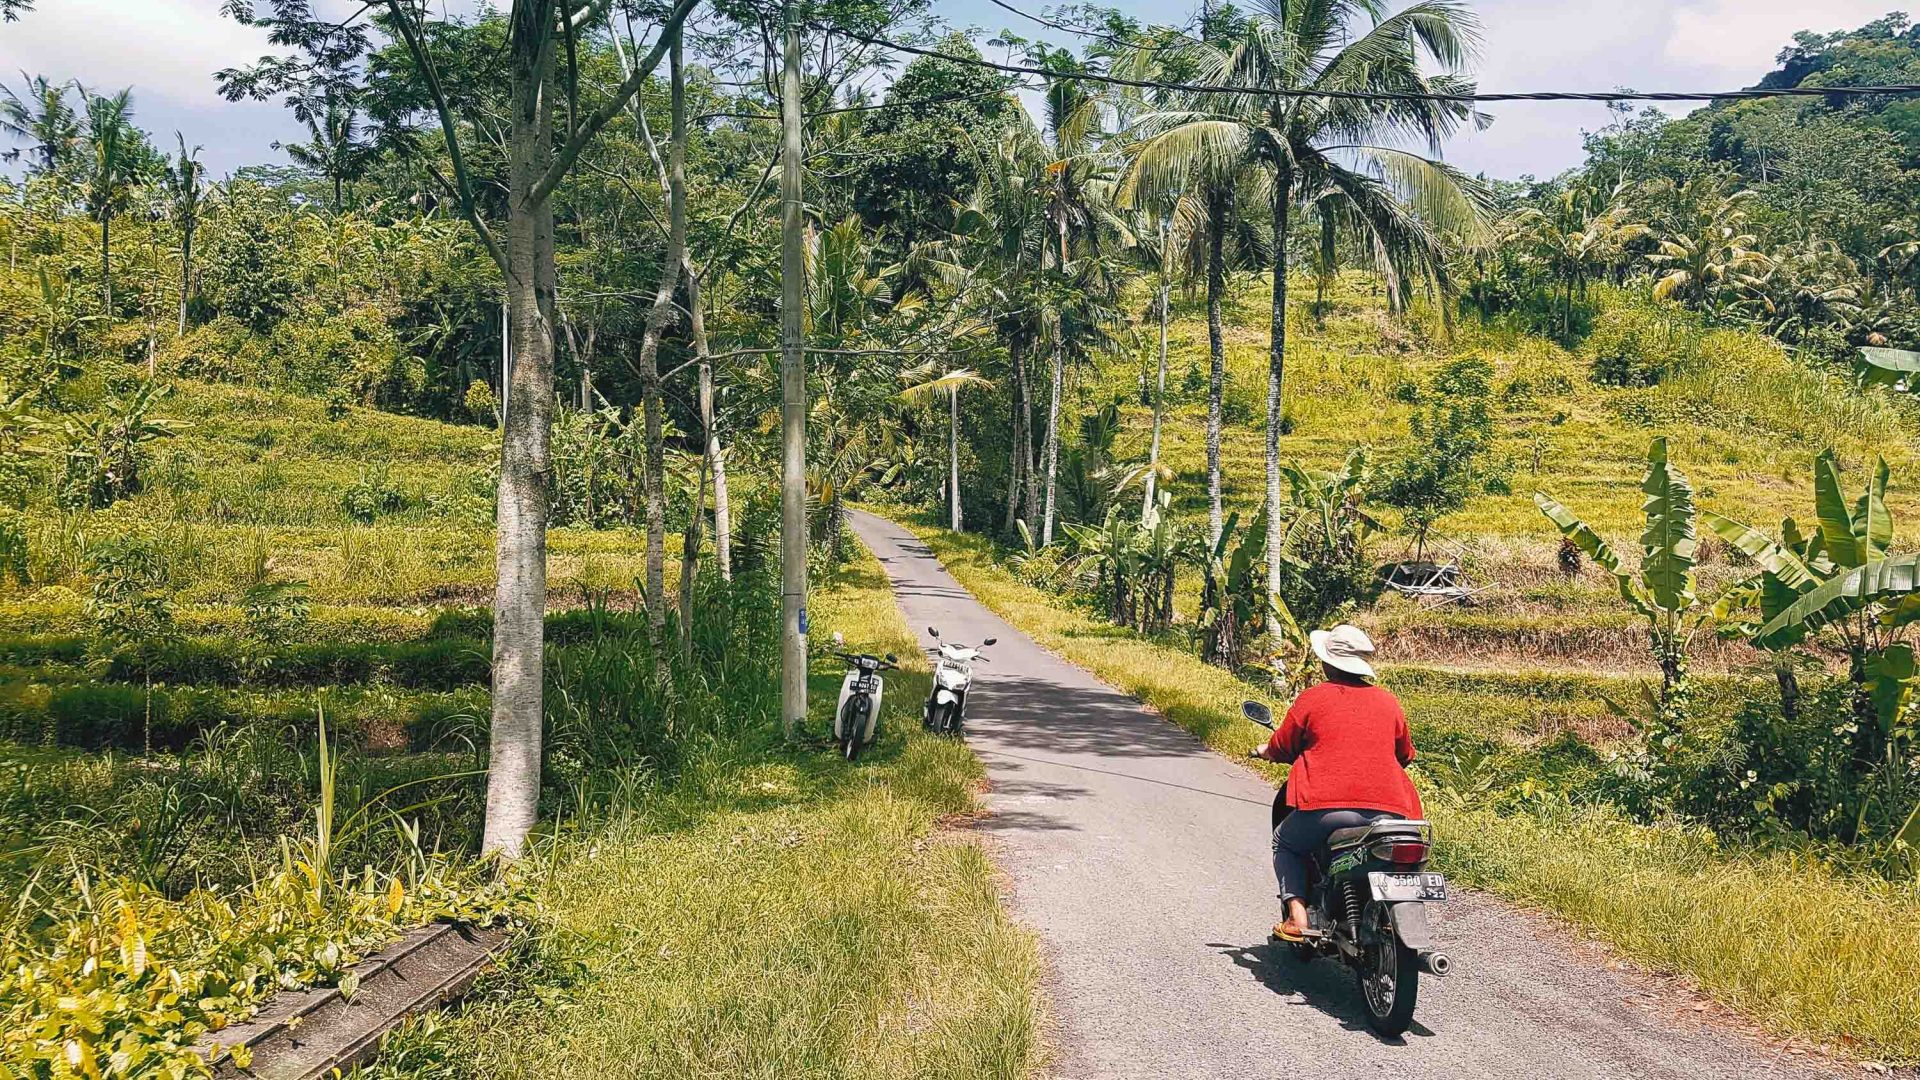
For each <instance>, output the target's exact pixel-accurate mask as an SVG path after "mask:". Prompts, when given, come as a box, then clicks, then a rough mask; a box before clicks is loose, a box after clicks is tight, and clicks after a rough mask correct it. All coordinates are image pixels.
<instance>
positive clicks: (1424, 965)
mask: <svg viewBox="0 0 1920 1080" xmlns="http://www.w3.org/2000/svg"><path fill="white" fill-rule="evenodd" d="M1420 970H1421V971H1424V972H1426V973H1427V974H1429V975H1438V976H1440V977H1441V978H1445V977H1446V974H1447V972H1449V971H1452V970H1453V961H1452V960H1450V959H1448V957H1447V954H1446V953H1443V952H1423V953H1421V954H1420Z"/></svg>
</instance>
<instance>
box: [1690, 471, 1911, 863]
mask: <svg viewBox="0 0 1920 1080" xmlns="http://www.w3.org/2000/svg"><path fill="white" fill-rule="evenodd" d="M1887 481H1888V470H1887V463H1886V460H1885V459H1884V458H1883V459H1880V460H1878V461H1876V462H1875V464H1874V469H1873V473H1872V475H1871V476H1869V477H1868V479H1867V484H1866V487H1865V489H1864V490H1862V492H1861V493H1860V496H1859V497H1858V498H1857V499H1855V500H1853V502H1852V504H1851V505H1849V503H1848V501H1847V498H1846V496H1845V493H1844V491H1843V490H1842V487H1841V479H1840V463H1839V460H1838V459H1837V458H1836V457H1835V456H1834V455H1833V453H1832V452H1831V451H1828V452H1826V453H1823V454H1821V455H1820V457H1819V459H1818V460H1816V461H1815V463H1814V470H1813V492H1814V515H1815V528H1814V529H1813V531H1811V532H1803V531H1802V530H1801V528H1800V526H1799V525H1798V523H1796V522H1795V521H1794V520H1793V519H1792V518H1788V519H1787V520H1785V521H1783V522H1781V525H1780V538H1779V539H1778V540H1775V539H1774V538H1772V537H1769V536H1767V535H1766V534H1764V533H1762V532H1760V531H1759V530H1758V529H1755V528H1753V527H1751V526H1748V525H1745V524H1742V523H1741V522H1738V521H1735V520H1733V519H1731V518H1728V517H1724V516H1722V515H1719V514H1709V515H1708V516H1707V524H1708V526H1709V527H1710V528H1712V529H1713V531H1714V532H1715V534H1717V535H1718V536H1720V537H1721V538H1722V539H1724V540H1725V541H1726V542H1727V543H1728V544H1729V545H1730V546H1732V547H1733V548H1735V549H1737V550H1739V551H1740V552H1742V553H1744V554H1746V555H1747V556H1748V557H1749V558H1751V559H1752V560H1753V562H1754V564H1755V566H1756V567H1757V568H1758V572H1757V573H1756V574H1755V575H1754V576H1753V577H1752V578H1750V579H1749V580H1748V581H1746V582H1744V583H1742V584H1741V585H1740V586H1737V587H1736V589H1735V590H1734V591H1732V592H1730V593H1729V594H1728V597H1727V598H1726V599H1725V600H1723V601H1722V603H1721V605H1720V609H1721V610H1720V614H1721V616H1722V617H1723V618H1724V619H1725V620H1726V621H1727V622H1728V624H1729V625H1730V626H1731V627H1732V628H1733V629H1734V630H1735V631H1736V632H1739V633H1743V634H1744V635H1745V636H1747V637H1749V638H1750V639H1751V640H1752V641H1753V643H1754V644H1755V645H1758V646H1760V647H1761V648H1765V649H1769V650H1772V651H1774V652H1776V653H1784V652H1786V651H1787V650H1790V649H1792V648H1794V647H1796V646H1799V645H1802V644H1805V643H1807V642H1809V641H1813V642H1816V643H1818V642H1820V641H1821V640H1822V639H1824V641H1825V643H1826V644H1827V645H1828V646H1829V647H1831V648H1836V649H1837V650H1838V651H1839V652H1841V653H1842V654H1843V655H1845V656H1846V658H1847V670H1848V676H1849V678H1850V679H1851V680H1852V681H1853V684H1854V692H1853V713H1854V729H1855V730H1854V735H1853V748H1852V753H1853V759H1854V764H1855V767H1856V768H1857V769H1860V770H1862V771H1863V772H1864V771H1866V770H1871V769H1874V768H1876V767H1877V766H1878V764H1879V763H1880V762H1881V761H1882V760H1883V758H1885V757H1886V756H1887V755H1888V754H1889V753H1892V752H1893V749H1894V747H1895V746H1896V745H1897V744H1898V743H1899V742H1900V741H1901V739H1900V738H1899V736H1898V732H1899V731H1900V728H1901V723H1902V718H1903V716H1904V714H1905V713H1906V711H1907V706H1908V704H1909V701H1910V699H1911V697H1912V693H1913V687H1914V684H1915V675H1916V670H1915V658H1914V650H1913V647H1912V645H1910V644H1909V643H1907V642H1906V641H1905V640H1903V639H1904V638H1905V637H1906V635H1907V632H1908V628H1909V627H1910V626H1912V625H1913V624H1914V623H1916V622H1920V553H1914V554H1906V555H1894V554H1891V548H1892V545H1893V535H1894V527H1893V517H1892V514H1891V513H1890V512H1889V511H1888V509H1887ZM1865 811H1866V807H1865V806H1864V805H1863V806H1862V808H1861V813H1862V814H1864V813H1865ZM1909 825H1910V827H1911V828H1912V829H1914V830H1916V831H1920V825H1916V824H1914V823H1913V822H1909ZM1857 831H1858V830H1857V829H1856V832H1857ZM1906 831H1907V830H1903V835H1904V834H1905V832H1906Z"/></svg>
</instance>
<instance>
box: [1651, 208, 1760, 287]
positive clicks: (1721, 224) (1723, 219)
mask: <svg viewBox="0 0 1920 1080" xmlns="http://www.w3.org/2000/svg"><path fill="white" fill-rule="evenodd" d="M1675 196H1676V198H1677V199H1678V200H1679V201H1680V203H1681V204H1682V205H1683V206H1686V207H1689V208H1690V209H1689V210H1688V211H1687V212H1685V213H1684V214H1683V215H1682V217H1681V220H1680V221H1679V222H1678V223H1677V224H1676V225H1675V226H1674V227H1673V228H1672V229H1670V230H1669V231H1668V232H1667V234H1666V235H1665V236H1663V237H1661V239H1660V249H1659V250H1658V251H1656V252H1654V253H1653V254H1651V255H1649V256H1647V261H1648V262H1650V263H1652V264H1653V265H1654V266H1655V267H1656V268H1657V269H1658V271H1660V277H1659V280H1657V281H1655V282H1654V286H1653V295H1654V297H1655V299H1659V300H1669V299H1671V300H1679V301H1681V302H1682V303H1686V304H1690V305H1692V306H1693V307H1695V308H1697V309H1699V310H1701V311H1704V312H1706V313H1707V314H1708V315H1709V316H1718V315H1719V314H1720V313H1721V311H1722V310H1723V308H1724V306H1725V304H1724V302H1730V301H1731V300H1732V299H1733V298H1734V296H1735V294H1737V293H1738V292H1739V291H1741V290H1743V289H1746V288H1750V287H1751V286H1753V285H1754V284H1756V283H1757V282H1758V281H1759V279H1760V277H1761V275H1763V274H1764V273H1765V272H1766V270H1767V268H1768V266H1769V265H1770V263H1769V260H1768V259H1767V256H1766V255H1765V253H1763V252H1761V251H1760V248H1759V245H1760V239H1759V237H1758V236H1756V235H1755V234H1754V233H1752V232H1750V231H1748V229H1747V208H1746V204H1747V203H1748V202H1750V201H1752V200H1753V198H1754V193H1753V192H1751V191H1736V192H1734V193H1732V194H1727V193H1726V190H1725V187H1724V183H1723V181H1722V180H1721V179H1720V178H1719V177H1717V176H1698V177H1695V178H1694V179H1692V180H1689V181H1687V182H1686V183H1685V184H1683V185H1681V186H1680V187H1679V189H1678V190H1677V191H1676V192H1675Z"/></svg>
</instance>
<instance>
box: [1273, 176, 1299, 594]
mask: <svg viewBox="0 0 1920 1080" xmlns="http://www.w3.org/2000/svg"><path fill="white" fill-rule="evenodd" d="M1292 207H1293V177H1292V176H1291V175H1290V174H1289V173H1287V172H1285V171H1284V170H1283V171H1282V172H1281V173H1280V174H1279V175H1278V176H1276V177H1275V178H1274V186H1273V322H1272V347H1271V350H1270V351H1269V353H1268V357H1267V596H1268V597H1269V598H1270V599H1271V601H1272V604H1273V606H1274V608H1275V609H1278V607H1279V595H1280V567H1281V565H1282V557H1283V556H1284V554H1285V552H1283V551H1282V550H1281V544H1282V542H1283V540H1284V539H1285V532H1284V530H1283V529H1282V527H1281V522H1280V514H1279V509H1280V428H1281V427H1282V425H1283V423H1284V420H1285V417H1286V412H1285V409H1284V407H1283V399H1282V393H1281V392H1282V390H1283V388H1284V385H1285V380H1286V371H1287V225H1288V213H1289V211H1290V210H1291V209H1292Z"/></svg>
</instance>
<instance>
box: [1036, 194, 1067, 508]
mask: <svg viewBox="0 0 1920 1080" xmlns="http://www.w3.org/2000/svg"><path fill="white" fill-rule="evenodd" d="M1055 228H1056V231H1057V233H1058V235H1059V240H1060V250H1059V253H1058V254H1056V255H1055V256H1054V267H1055V269H1057V270H1059V271H1060V272H1061V273H1063V274H1064V273H1065V272H1066V269H1067V223H1066V219H1064V218H1059V219H1057V220H1056V221H1055ZM1066 336H1067V320H1066V316H1065V315H1064V314H1063V313H1062V312H1060V311H1059V310H1058V309H1057V308H1056V309H1055V310H1054V313H1053V372H1052V374H1053V383H1052V386H1051V387H1050V388H1049V389H1048V391H1047V492H1046V503H1045V506H1044V508H1043V509H1042V511H1041V516H1040V543H1041V544H1042V545H1045V544H1051V543H1053V497H1054V488H1055V483H1054V477H1055V475H1056V474H1057V473H1058V472H1059V469H1060V396H1061V394H1062V393H1063V392H1064V391H1065V389H1066V386H1065V383H1066V364H1067V342H1066Z"/></svg>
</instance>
